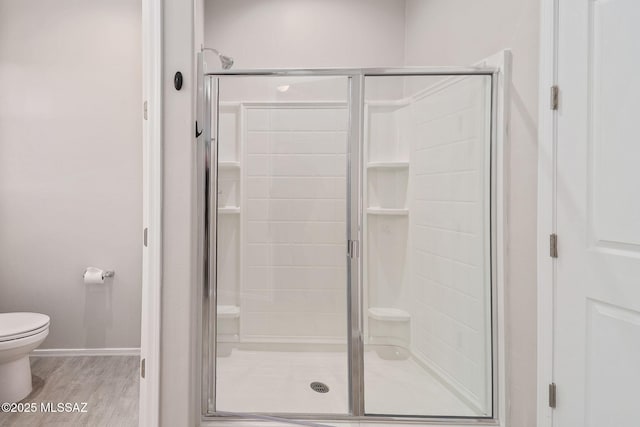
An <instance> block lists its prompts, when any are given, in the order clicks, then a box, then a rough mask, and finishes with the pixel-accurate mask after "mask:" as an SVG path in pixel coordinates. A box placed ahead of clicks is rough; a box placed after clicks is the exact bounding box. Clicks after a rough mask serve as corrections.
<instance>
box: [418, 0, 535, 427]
mask: <svg viewBox="0 0 640 427" xmlns="http://www.w3.org/2000/svg"><path fill="white" fill-rule="evenodd" d="M538 14H539V6H538V2H537V1H536V0H515V1H514V0H491V1H486V2H469V1H465V0H428V1H425V0H407V11H406V17H407V31H406V41H407V43H406V50H405V52H406V58H405V60H406V64H407V65H442V64H447V65H468V64H471V63H474V62H477V61H479V60H481V59H483V58H485V57H488V56H490V55H492V54H494V53H496V52H498V51H500V50H502V49H505V48H511V49H512V52H513V79H512V82H513V84H512V86H511V88H510V91H511V105H510V109H511V120H510V124H509V131H510V135H509V139H510V145H509V147H508V150H509V152H510V158H509V164H510V170H509V171H508V176H507V180H508V186H509V200H508V203H509V205H508V206H509V208H508V209H509V213H508V222H509V224H508V229H507V233H508V236H509V237H508V239H509V240H508V242H507V247H508V255H509V260H508V265H507V269H508V278H507V291H506V292H507V301H506V310H507V312H506V316H507V333H508V335H507V340H508V342H507V352H508V361H509V365H508V366H507V370H508V376H509V377H508V380H509V384H508V387H509V390H508V391H509V395H508V396H509V397H508V399H509V401H508V404H507V409H508V417H509V419H510V425H513V426H518V427H531V426H534V425H535V424H536V416H535V408H536V372H535V366H536V261H535V260H536V194H537V192H536V169H537V148H536V140H537V108H538V105H537V103H538V99H537V90H538V32H539V31H538V26H539V21H538Z"/></svg>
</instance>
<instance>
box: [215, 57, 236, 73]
mask: <svg viewBox="0 0 640 427" xmlns="http://www.w3.org/2000/svg"><path fill="white" fill-rule="evenodd" d="M218 57H219V58H220V62H221V63H222V68H223V69H225V70H228V69H229V68H231V67H233V58H231V57H230V56H226V55H218Z"/></svg>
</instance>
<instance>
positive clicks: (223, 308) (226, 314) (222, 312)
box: [217, 305, 240, 319]
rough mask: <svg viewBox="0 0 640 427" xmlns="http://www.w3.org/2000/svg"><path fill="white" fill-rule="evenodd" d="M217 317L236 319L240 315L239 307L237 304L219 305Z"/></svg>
mask: <svg viewBox="0 0 640 427" xmlns="http://www.w3.org/2000/svg"><path fill="white" fill-rule="evenodd" d="M217 317H218V319H237V318H238V317H240V307H238V306H237V305H219V306H218V315H217Z"/></svg>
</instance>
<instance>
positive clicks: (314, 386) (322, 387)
mask: <svg viewBox="0 0 640 427" xmlns="http://www.w3.org/2000/svg"><path fill="white" fill-rule="evenodd" d="M309 385H310V386H311V390H313V391H317V392H318V393H327V392H328V391H329V386H328V385H326V384H325V383H321V382H319V381H314V382H312V383H311V384H309Z"/></svg>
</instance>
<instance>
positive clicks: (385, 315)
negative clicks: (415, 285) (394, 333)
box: [367, 307, 411, 322]
mask: <svg viewBox="0 0 640 427" xmlns="http://www.w3.org/2000/svg"><path fill="white" fill-rule="evenodd" d="M367 311H368V313H369V317H370V318H371V319H376V320H382V321H387V322H408V321H409V320H411V315H410V314H409V313H408V312H406V311H404V310H401V309H399V308H391V307H369V310H367Z"/></svg>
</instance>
